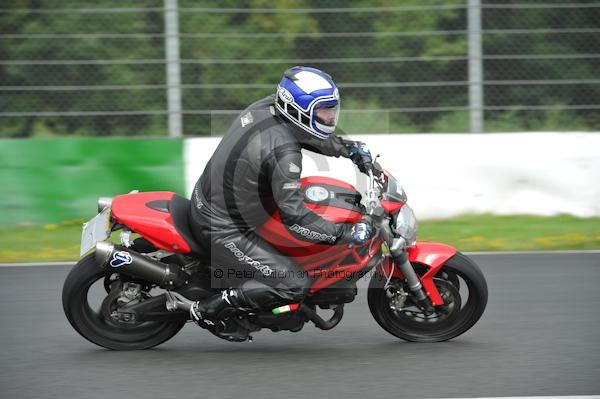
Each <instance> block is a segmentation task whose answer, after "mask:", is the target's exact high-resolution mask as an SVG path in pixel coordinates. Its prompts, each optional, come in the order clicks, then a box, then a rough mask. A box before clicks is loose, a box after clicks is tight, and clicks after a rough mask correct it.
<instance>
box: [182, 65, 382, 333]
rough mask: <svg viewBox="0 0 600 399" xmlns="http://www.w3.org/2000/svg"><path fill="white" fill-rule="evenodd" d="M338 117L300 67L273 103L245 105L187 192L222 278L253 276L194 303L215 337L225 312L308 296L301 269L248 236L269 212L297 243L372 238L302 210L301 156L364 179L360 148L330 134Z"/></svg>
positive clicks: (331, 98) (330, 88)
mask: <svg viewBox="0 0 600 399" xmlns="http://www.w3.org/2000/svg"><path fill="white" fill-rule="evenodd" d="M338 115H339V94H338V89H337V87H336V85H335V83H334V82H333V80H332V79H331V77H330V76H329V75H328V74H326V73H324V72H323V71H320V70H318V69H316V68H310V67H302V66H296V67H293V68H290V69H288V70H287V71H286V72H285V74H284V76H283V78H282V79H281V82H280V83H279V86H278V87H277V93H276V94H275V95H270V96H268V97H266V98H263V99H262V100H259V101H257V102H255V103H254V104H252V105H250V106H249V107H248V108H247V109H246V110H244V111H243V112H242V113H241V114H240V115H239V116H238V117H237V118H236V119H235V121H234V122H233V124H232V125H231V127H230V128H229V131H228V132H227V133H226V134H225V136H224V137H223V139H222V140H221V142H220V144H219V146H218V147H217V149H216V151H215V153H214V154H213V156H212V158H211V159H210V161H209V163H208V164H207V166H206V168H205V169H204V172H203V173H202V176H201V177H200V179H199V180H198V182H197V183H196V186H195V188H194V192H193V194H192V206H191V208H192V209H191V215H192V231H193V233H194V236H195V238H196V240H197V241H198V242H200V243H203V244H204V246H205V247H206V250H207V251H210V255H211V265H212V266H213V267H220V268H222V269H221V270H222V273H221V275H225V276H227V275H228V274H229V271H230V270H232V269H233V270H239V271H246V272H249V273H250V275H251V276H252V278H251V279H247V280H244V281H242V283H241V284H238V286H237V287H236V288H230V287H231V286H230V285H225V286H224V287H222V288H227V289H225V290H223V291H222V292H221V293H220V294H217V295H215V296H213V297H210V298H207V299H203V300H200V301H198V302H196V303H195V304H194V306H193V307H192V311H191V313H192V316H193V317H194V318H195V319H196V321H198V322H199V323H198V324H200V325H201V326H203V327H205V328H208V329H209V330H211V331H212V332H214V333H217V332H218V331H216V330H218V328H217V327H215V323H217V325H218V324H219V322H218V320H217V319H218V317H217V316H218V314H219V313H220V312H221V311H223V310H225V309H227V308H244V309H263V310H271V309H273V308H275V307H279V306H282V305H286V304H291V303H299V302H301V301H302V299H303V297H304V295H305V294H306V293H307V290H308V288H309V283H310V282H309V280H308V277H307V276H305V275H304V274H303V273H302V269H301V268H300V267H299V266H298V265H297V264H296V263H294V262H293V261H292V260H291V259H289V258H288V257H286V256H283V255H282V254H280V253H278V252H277V251H276V250H275V249H274V248H273V247H272V246H271V245H270V244H269V243H267V242H266V241H265V240H263V239H262V238H261V237H259V236H258V235H257V234H256V233H255V232H254V230H255V229H256V228H257V227H258V226H260V225H262V224H263V223H264V222H265V221H266V220H267V219H268V218H269V217H270V216H269V215H270V214H272V212H273V210H274V209H279V211H280V214H281V219H282V222H283V223H284V225H285V226H286V227H287V230H288V231H289V232H290V233H291V234H292V235H293V236H294V237H295V238H297V239H299V240H302V241H308V242H309V243H318V244H326V245H337V244H342V243H350V242H354V243H357V244H363V243H364V242H365V241H366V240H368V239H369V238H370V234H371V227H370V225H369V224H368V223H367V222H364V221H362V222H359V223H357V224H355V225H351V224H333V223H331V222H329V221H327V220H325V219H323V218H322V217H320V216H318V215H317V214H315V213H313V212H312V211H310V210H309V209H308V208H306V207H305V206H304V194H303V192H302V190H301V186H300V173H301V170H302V153H301V149H302V148H304V149H307V150H310V151H313V152H317V153H320V154H323V155H327V156H335V157H339V156H343V157H347V158H351V159H352V160H353V161H354V162H355V163H356V164H358V165H359V168H360V169H361V170H362V171H364V168H365V163H368V162H370V161H371V156H370V153H369V152H368V150H366V149H365V148H364V144H362V143H357V142H348V141H344V140H342V139H341V138H340V137H339V136H336V135H334V134H333V133H334V131H335V128H336V124H337V120H338ZM350 143H352V144H350ZM291 226H295V227H296V228H295V229H290V227H291ZM298 226H300V227H301V229H299V228H298ZM299 231H301V232H302V233H303V234H299ZM307 232H308V233H307ZM207 243H210V244H209V245H207ZM224 268H228V269H224ZM247 275H249V274H245V275H244V276H247ZM228 287H229V288H228ZM203 324H204V325H203ZM221 324H222V325H221V328H225V325H224V324H223V323H222V322H221Z"/></svg>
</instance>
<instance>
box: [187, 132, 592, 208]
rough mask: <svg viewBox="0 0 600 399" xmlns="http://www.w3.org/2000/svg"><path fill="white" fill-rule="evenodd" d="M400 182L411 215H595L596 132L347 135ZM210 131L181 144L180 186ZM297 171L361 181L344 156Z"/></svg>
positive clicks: (192, 177)
mask: <svg viewBox="0 0 600 399" xmlns="http://www.w3.org/2000/svg"><path fill="white" fill-rule="evenodd" d="M349 138H351V139H354V140H361V141H364V142H366V143H367V144H368V145H369V147H370V148H371V151H372V153H373V154H374V155H375V154H381V158H380V162H381V164H382V165H383V167H384V168H386V169H387V170H389V171H390V172H391V173H392V174H393V175H394V176H395V177H396V178H397V179H398V180H399V181H400V183H401V184H402V186H403V187H404V189H405V190H406V192H407V194H408V201H409V204H410V205H411V206H412V207H413V208H414V209H415V212H416V214H417V217H418V218H422V219H429V218H446V217H452V216H456V215H460V214H474V213H492V214H499V215H507V214H508V215H510V214H533V215H544V216H548V215H556V214H561V213H565V214H570V215H575V216H581V217H590V216H600V133H591V132H590V133H582V132H571V133H552V132H548V133H504V134H492V133H486V134H395V135H392V134H373V135H361V136H359V135H351V136H350V137H349ZM217 144H218V139H217V138H212V137H211V138H197V139H188V140H186V143H185V152H184V154H185V165H186V189H187V192H188V193H191V189H192V188H193V184H194V182H195V181H196V179H197V178H198V176H199V175H200V173H202V170H203V169H204V166H205V164H206V162H207V161H208V157H210V154H212V151H214V148H215V147H216V146H217ZM302 166H303V169H302V175H303V176H309V175H322V176H330V177H335V178H338V179H342V180H344V181H347V182H349V183H352V184H354V185H355V186H357V187H358V188H359V189H360V190H361V191H362V192H364V188H365V179H364V176H363V175H361V174H360V173H358V171H357V170H356V169H355V168H353V167H352V164H351V162H350V161H349V160H347V159H343V158H331V157H330V158H325V157H323V156H319V155H316V154H314V153H311V152H305V154H304V159H303V165H302Z"/></svg>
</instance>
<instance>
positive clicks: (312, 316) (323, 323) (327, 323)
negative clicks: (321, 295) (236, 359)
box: [300, 304, 344, 330]
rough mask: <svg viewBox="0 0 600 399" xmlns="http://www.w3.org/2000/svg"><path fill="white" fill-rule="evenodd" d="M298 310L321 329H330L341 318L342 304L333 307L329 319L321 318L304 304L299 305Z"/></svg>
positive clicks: (342, 312) (342, 314) (342, 313)
mask: <svg viewBox="0 0 600 399" xmlns="http://www.w3.org/2000/svg"><path fill="white" fill-rule="evenodd" d="M300 311H301V312H303V313H304V314H305V315H306V317H308V319H309V320H310V321H312V322H313V323H315V326H317V327H319V328H320V329H321V330H331V329H332V328H333V327H335V326H337V325H338V323H339V322H340V321H341V320H342V316H344V305H338V306H336V307H335V308H334V309H333V316H331V318H330V319H329V320H323V318H321V316H319V315H318V314H317V312H315V311H314V310H312V309H311V308H309V307H308V306H306V305H304V304H302V306H300Z"/></svg>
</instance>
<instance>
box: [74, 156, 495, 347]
mask: <svg viewBox="0 0 600 399" xmlns="http://www.w3.org/2000/svg"><path fill="white" fill-rule="evenodd" d="M363 171H364V172H366V174H367V175H368V181H367V189H366V192H365V198H364V200H363V197H362V195H361V194H360V193H359V192H358V191H357V190H356V188H355V187H353V186H352V185H350V184H348V183H345V182H343V181H340V180H337V179H333V178H326V177H314V176H313V177H305V178H302V179H301V189H302V191H303V192H304V195H305V206H306V207H308V208H310V209H311V210H312V211H313V212H315V213H317V214H318V215H320V216H321V217H323V218H325V219H327V220H329V221H330V222H332V223H356V222H358V221H360V220H365V219H366V220H368V221H369V222H370V223H371V224H372V225H373V226H374V234H373V236H372V238H371V239H370V240H369V241H367V242H366V243H365V244H364V245H352V244H350V245H333V246H332V245H320V244H307V243H306V242H305V241H300V240H298V239H296V238H295V237H294V236H293V235H292V234H291V233H290V232H289V230H288V228H287V227H286V226H284V225H283V224H282V223H281V219H280V217H279V215H278V213H277V212H275V213H274V214H273V215H272V217H271V218H270V219H269V220H268V221H267V222H266V223H265V224H264V225H263V226H260V227H259V228H258V229H257V230H256V233H257V234H259V235H260V236H261V237H262V238H264V239H265V240H266V241H268V242H269V243H270V244H271V245H272V246H273V247H275V248H276V249H277V250H278V251H280V253H282V254H284V255H286V256H289V257H291V258H293V259H294V260H295V261H296V262H297V263H298V264H299V265H300V266H301V267H302V269H303V270H304V271H305V272H306V275H307V276H308V277H309V278H310V279H311V281H312V285H311V288H310V291H309V293H308V294H307V296H306V298H305V300H304V301H303V303H298V304H290V305H286V306H282V307H279V308H276V309H272V310H270V311H269V310H265V311H256V310H249V309H235V310H232V309H230V310H226V311H225V312H224V314H220V315H219V320H221V321H222V322H223V323H227V325H228V326H229V328H228V330H229V331H231V330H232V328H233V330H234V331H236V333H235V334H232V335H230V336H227V335H225V336H221V337H222V338H225V339H228V340H230V341H245V340H251V339H252V336H251V333H253V332H256V331H259V330H261V329H264V328H267V329H270V330H272V331H282V330H284V331H291V332H298V331H300V330H301V329H302V328H303V327H304V325H305V324H307V323H309V322H311V323H313V324H314V325H315V326H316V327H318V328H320V329H323V330H329V329H332V328H333V327H335V326H336V325H337V324H338V323H339V322H340V320H341V319H342V317H343V310H344V305H345V304H347V303H350V302H352V301H353V300H354V299H355V298H356V295H357V292H358V290H357V281H358V280H359V279H360V278H362V277H364V276H365V275H367V274H370V275H371V280H370V282H369V286H368V294H367V299H368V305H369V309H370V312H371V314H372V316H373V318H374V319H375V320H376V321H377V323H378V324H379V325H380V326H381V327H382V328H383V329H384V330H386V331H387V332H389V333H390V334H392V335H394V336H396V337H398V338H401V339H403V340H406V341H412V342H439V341H446V340H449V339H452V338H454V337H457V336H459V335H461V334H463V333H464V332H466V331H467V330H469V329H470V328H471V327H472V326H473V325H474V324H475V323H476V322H477V321H478V320H479V318H480V317H481V315H482V314H483V312H484V310H485V307H486V304H487V295H488V292H487V284H486V280H485V278H484V276H483V274H482V272H481V271H480V269H479V268H478V266H477V265H476V264H475V263H474V262H473V261H472V260H471V259H469V258H468V257H467V256H465V255H464V254H462V253H460V252H458V251H457V250H456V249H455V248H453V247H451V246H448V245H444V244H440V243H432V242H419V241H417V240H416V234H417V223H416V218H415V215H414V213H413V211H412V209H411V208H410V207H409V205H408V204H407V196H406V194H405V192H404V190H403V188H402V187H401V185H400V184H399V183H398V181H397V180H396V179H395V178H394V177H393V176H392V175H391V174H390V173H388V172H386V171H385V170H383V169H382V168H381V167H380V165H379V164H378V163H377V161H376V160H375V161H373V162H369V163H368V164H366V165H365V169H364V170H363ZM189 211H190V201H189V200H187V199H186V198H183V197H181V196H179V195H177V194H175V193H173V192H142V193H140V192H132V193H129V194H125V195H120V196H117V197H115V198H112V199H110V198H100V199H99V201H98V214H97V215H96V216H95V217H94V218H93V219H92V220H90V221H89V222H88V223H86V224H84V227H83V234H82V242H81V254H82V258H81V259H80V261H79V262H78V263H77V264H76V265H75V266H74V267H73V269H72V270H71V271H70V273H69V274H68V276H67V278H66V280H65V283H64V286H63V292H62V302H63V308H64V312H65V315H66V316H67V319H68V320H69V322H70V323H71V325H72V326H73V328H74V329H75V330H76V331H77V332H78V333H79V334H81V335H82V336H83V337H84V338H86V339H87V340H89V341H91V342H93V343H95V344H97V345H99V346H102V347H105V348H109V349H114V350H134V349H147V348H151V347H154V346H157V345H159V344H161V343H163V342H165V341H167V340H168V339H170V338H172V337H173V336H174V335H176V334H177V333H178V332H179V330H181V328H182V327H183V326H184V325H185V324H186V323H187V322H190V321H194V317H193V312H191V311H190V310H191V308H192V306H193V304H194V302H195V301H197V300H200V299H202V298H207V297H210V296H213V295H215V294H218V293H219V292H220V290H219V289H218V288H217V287H214V284H211V281H212V280H211V279H212V278H214V276H215V275H216V274H215V273H217V270H215V269H214V267H213V266H212V265H211V264H210V257H209V256H208V255H207V253H206V252H205V250H204V249H203V247H202V245H200V243H198V242H196V241H195V240H194V237H193V235H192V233H191V230H190V225H189V223H190V222H189ZM117 232H119V233H118V235H119V240H120V244H117V243H114V242H113V241H116V238H117V237H116V236H117ZM297 232H299V233H300V234H301V233H302V232H301V231H300V230H298V231H297ZM134 235H135V236H137V238H134ZM111 236H112V238H111ZM111 239H112V240H113V241H111ZM95 286H99V287H100V289H99V290H98V289H97V290H96V291H100V294H99V297H100V298H101V303H100V304H97V305H94V304H93V301H92V297H93V296H94V295H92V293H91V292H92V289H91V287H95ZM96 296H98V295H96ZM318 309H330V310H333V315H332V316H331V317H329V318H328V319H324V318H323V317H322V316H321V315H320V314H319V311H318Z"/></svg>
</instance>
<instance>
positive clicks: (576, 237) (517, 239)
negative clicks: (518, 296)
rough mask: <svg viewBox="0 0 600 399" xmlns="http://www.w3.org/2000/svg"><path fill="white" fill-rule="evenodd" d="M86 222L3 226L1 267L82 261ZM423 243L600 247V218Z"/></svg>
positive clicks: (426, 227) (489, 220)
mask: <svg viewBox="0 0 600 399" xmlns="http://www.w3.org/2000/svg"><path fill="white" fill-rule="evenodd" d="M80 237H81V221H77V220H74V221H67V222H64V223H60V224H49V225H45V226H30V227H18V228H14V229H8V228H0V242H1V243H2V245H1V246H0V263H10V262H51V261H73V260H77V259H78V258H79V241H80ZM419 240H420V241H437V242H442V243H445V244H449V245H452V246H455V247H456V248H458V249H459V250H460V251H522V250H565V249H600V218H576V217H572V216H565V215H562V216H554V217H538V216H493V215H472V216H461V217H457V218H453V219H444V220H425V221H421V222H420V223H419Z"/></svg>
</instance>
